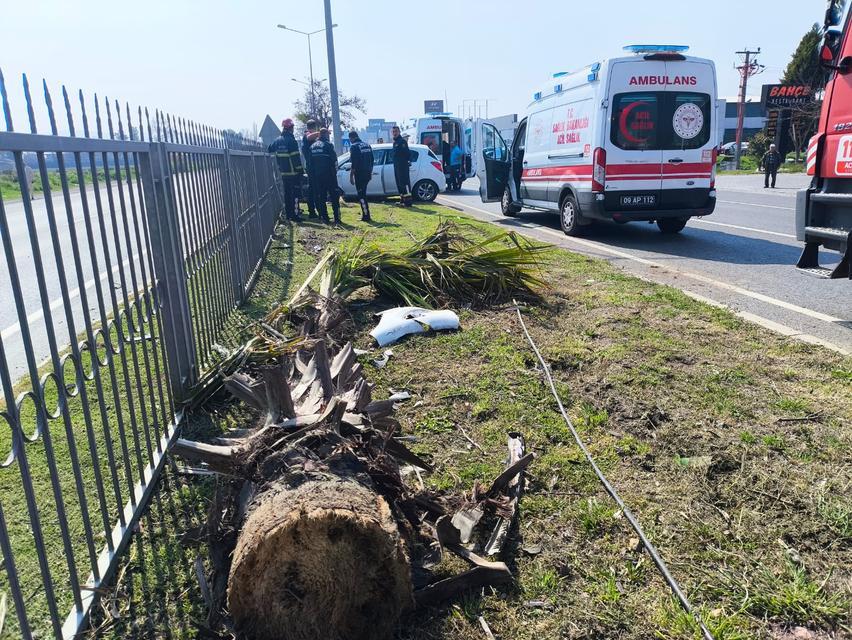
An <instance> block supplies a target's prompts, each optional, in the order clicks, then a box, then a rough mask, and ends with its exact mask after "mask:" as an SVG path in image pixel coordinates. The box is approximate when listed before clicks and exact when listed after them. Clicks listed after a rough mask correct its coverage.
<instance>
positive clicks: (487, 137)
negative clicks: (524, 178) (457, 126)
mask: <svg viewBox="0 0 852 640" xmlns="http://www.w3.org/2000/svg"><path fill="white" fill-rule="evenodd" d="M468 125H469V126H470V133H471V136H470V149H471V159H472V164H473V167H474V171H475V173H476V177H477V178H479V197H480V198H481V199H482V201H483V202H497V201H498V200H500V198H501V197H502V196H503V192H504V191H505V190H506V186H507V185H508V184H509V175H510V172H511V167H512V163H511V160H510V157H509V145H507V144H506V141H505V140H503V136H501V135H500V132H499V131H498V130H497V128H496V127H495V126H494V125H493V124H491V123H490V122H488V121H487V120H480V119H475V120H468V121H467V122H466V123H465V127H466V128H467V126H468Z"/></svg>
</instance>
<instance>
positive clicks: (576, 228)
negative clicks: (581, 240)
mask: <svg viewBox="0 0 852 640" xmlns="http://www.w3.org/2000/svg"><path fill="white" fill-rule="evenodd" d="M625 49H626V50H628V51H630V52H631V53H632V55H629V56H622V57H618V58H613V59H611V60H604V61H603V62H597V63H595V64H592V65H589V66H588V67H585V68H583V69H581V70H580V71H577V72H574V73H557V74H554V76H553V79H552V80H551V81H550V82H548V83H547V85H546V86H544V87H542V88H541V89H540V90H539V91H538V92H536V93H535V95H534V96H533V101H532V103H530V105H529V107H528V109H527V115H526V117H525V118H524V119H523V120H522V121H521V122H520V124H519V125H518V129H517V133H516V135H515V139H514V141H513V143H512V146H511V148H509V146H508V145H507V144H506V143H505V142H504V141H503V139H502V138H501V136H500V134H499V132H498V131H497V130H496V129H495V128H494V126H493V125H491V124H490V123H489V122H487V121H484V120H478V121H476V122H475V123H473V124H472V129H473V136H472V145H471V154H472V158H473V165H474V172H475V173H476V175H477V176H478V177H479V180H480V187H479V193H480V196H481V198H482V200H483V202H496V201H498V200H500V201H501V203H502V210H503V213H504V215H507V216H514V215H517V213H518V212H519V211H520V210H521V208H522V207H529V208H533V209H542V210H547V211H557V212H559V214H560V220H561V224H562V230H563V231H564V232H565V233H566V234H568V235H577V234H579V233H581V232H582V230H583V228H584V227H585V226H587V225H589V224H591V221H592V220H595V219H599V220H614V221H615V222H620V223H624V222H630V221H635V220H643V221H656V223H657V226H658V227H659V228H660V230H661V231H662V232H663V233H677V232H679V231H680V230H681V229H683V227H684V226H685V225H686V222H687V220H689V218H690V217H692V216H706V215H709V214H710V213H713V210H714V208H715V206H716V190H715V178H716V153H717V145H718V142H719V140H718V134H717V126H716V124H717V122H718V120H719V109H720V108H724V107H720V104H719V103H717V100H716V69H715V66H714V65H713V62H712V61H710V60H705V59H702V58H694V57H687V56H685V55H684V53H683V52H684V51H685V50H686V49H687V47H681V46H673V45H634V46H631V47H625Z"/></svg>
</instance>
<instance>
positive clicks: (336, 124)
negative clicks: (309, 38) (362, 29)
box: [324, 0, 343, 155]
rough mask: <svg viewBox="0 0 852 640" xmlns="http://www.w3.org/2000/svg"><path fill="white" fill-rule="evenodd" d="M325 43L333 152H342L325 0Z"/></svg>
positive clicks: (334, 70)
mask: <svg viewBox="0 0 852 640" xmlns="http://www.w3.org/2000/svg"><path fill="white" fill-rule="evenodd" d="M324 4H325V42H326V46H327V47H328V85H329V91H330V93H331V123H332V128H333V130H334V151H335V152H336V153H337V155H340V154H341V153H342V152H343V131H342V129H341V128H340V102H339V99H338V95H337V69H336V67H335V64H334V34H333V33H332V31H331V30H332V28H333V26H334V25H332V23H331V0H325V3H324Z"/></svg>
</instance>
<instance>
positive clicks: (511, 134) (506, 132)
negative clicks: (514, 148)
mask: <svg viewBox="0 0 852 640" xmlns="http://www.w3.org/2000/svg"><path fill="white" fill-rule="evenodd" d="M488 122H490V123H491V124H493V125H494V128H495V129H497V131H499V132H500V135H501V136H502V137H503V140H505V141H506V144H508V145H510V146H511V144H512V140H514V139H515V130H517V128H518V114H517V113H509V114H506V115H505V116H497V117H495V118H488Z"/></svg>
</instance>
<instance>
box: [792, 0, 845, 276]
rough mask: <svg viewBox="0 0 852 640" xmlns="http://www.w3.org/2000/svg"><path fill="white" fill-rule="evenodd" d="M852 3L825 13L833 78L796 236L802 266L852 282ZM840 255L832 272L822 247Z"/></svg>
mask: <svg viewBox="0 0 852 640" xmlns="http://www.w3.org/2000/svg"><path fill="white" fill-rule="evenodd" d="M850 5H852V0H831V1H830V2H829V3H828V10H827V11H826V15H825V29H824V31H825V41H824V42H823V45H822V49H821V51H820V59H821V61H822V64H823V66H824V67H826V68H827V69H830V70H831V77H830V79H829V82H828V84H827V85H826V88H825V96H824V97H823V102H822V112H821V114H820V118H819V128H818V129H817V133H816V135H815V136H814V137H813V138H811V140H810V142H809V144H808V154H807V171H808V175H810V176H813V181H812V182H811V185H810V187H808V188H807V189H804V190H803V191H800V192H799V193H798V197H797V200H796V237H797V238H798V239H799V240H801V241H804V243H805V249H804V251H803V252H802V257H801V258H799V263H798V265H797V266H798V267H799V268H800V269H802V270H805V271H808V272H810V273H813V274H815V275H818V276H821V277H824V278H850V279H852V263H850V251H852V248H850V247H852V35H850V33H852V29H850V25H849V21H850ZM821 246H822V247H825V248H826V249H832V250H835V251H839V252H840V254H841V256H842V258H841V260H840V262H839V263H838V264H837V266H835V267H834V268H832V269H827V268H824V267H820V265H819V249H820V247H821Z"/></svg>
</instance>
